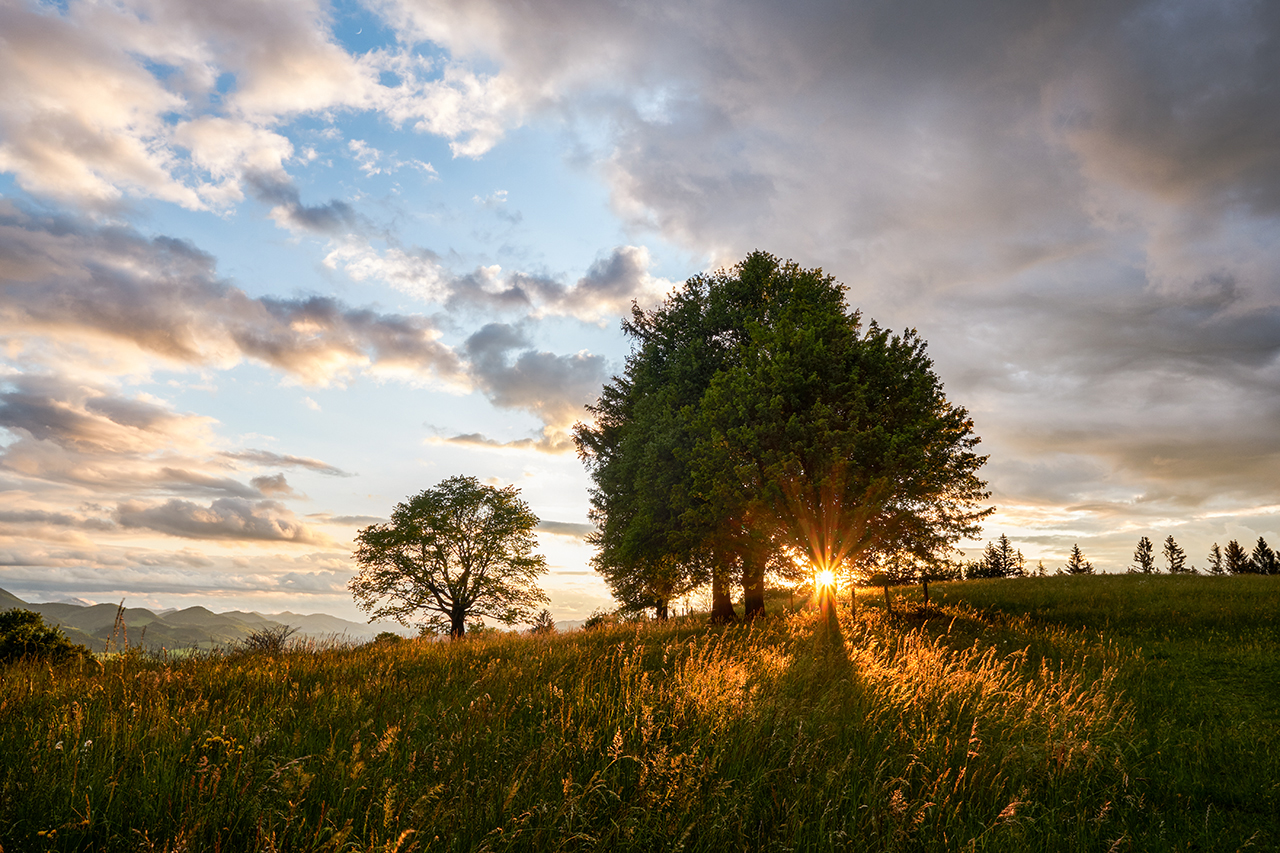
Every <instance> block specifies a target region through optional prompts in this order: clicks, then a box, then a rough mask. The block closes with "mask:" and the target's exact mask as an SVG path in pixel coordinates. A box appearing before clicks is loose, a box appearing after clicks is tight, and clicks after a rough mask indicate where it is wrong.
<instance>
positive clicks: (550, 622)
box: [529, 607, 556, 634]
mask: <svg viewBox="0 0 1280 853" xmlns="http://www.w3.org/2000/svg"><path fill="white" fill-rule="evenodd" d="M555 632H556V620H555V619H554V618H553V617H552V616H551V611H550V610H547V609H546V608H545V607H544V608H543V609H542V610H540V611H538V615H537V616H535V617H533V622H531V623H530V624H529V633H530V634H554V633H555Z"/></svg>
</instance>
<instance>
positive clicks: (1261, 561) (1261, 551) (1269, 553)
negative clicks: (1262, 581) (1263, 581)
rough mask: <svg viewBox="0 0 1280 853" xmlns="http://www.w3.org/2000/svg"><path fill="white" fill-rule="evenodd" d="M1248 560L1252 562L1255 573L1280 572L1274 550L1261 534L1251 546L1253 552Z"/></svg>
mask: <svg viewBox="0 0 1280 853" xmlns="http://www.w3.org/2000/svg"><path fill="white" fill-rule="evenodd" d="M1249 562H1250V563H1251V564H1253V571H1254V573H1255V574H1259V575H1274V574H1280V560H1277V559H1276V552H1275V551H1273V550H1271V546H1270V545H1268V544H1267V540H1266V539H1263V538H1262V537H1261V536H1259V537H1258V544H1257V545H1254V546H1253V554H1252V555H1250V557H1249Z"/></svg>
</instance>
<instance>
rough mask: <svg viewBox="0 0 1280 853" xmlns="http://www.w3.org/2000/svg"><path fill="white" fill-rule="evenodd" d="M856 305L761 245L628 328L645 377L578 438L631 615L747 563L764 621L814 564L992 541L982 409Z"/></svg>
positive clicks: (912, 341)
mask: <svg viewBox="0 0 1280 853" xmlns="http://www.w3.org/2000/svg"><path fill="white" fill-rule="evenodd" d="M844 297H845V289H844V287H843V286H842V285H840V284H838V283H837V282H835V280H834V279H832V278H831V277H830V276H826V275H824V274H823V273H822V271H821V270H817V269H813V270H806V269H802V268H801V267H799V266H798V265H796V264H794V263H791V262H787V263H783V262H781V261H779V260H778V259H777V258H775V257H773V256H772V255H769V254H767V253H764V252H753V253H751V254H750V255H748V256H747V257H746V258H745V259H744V260H743V261H742V262H741V263H739V264H738V265H737V266H735V267H733V268H732V269H730V270H723V271H720V272H718V273H715V274H713V275H708V276H696V277H694V278H692V279H690V280H689V281H688V282H686V284H685V286H684V287H683V288H682V289H681V290H679V291H677V292H676V293H674V294H672V296H671V297H670V298H669V299H668V300H667V301H666V302H665V303H664V304H663V305H662V306H660V307H659V308H658V309H656V310H654V311H652V312H644V311H641V310H639V309H638V308H636V309H635V310H634V312H633V316H632V319H631V320H630V321H629V322H626V323H624V325H623V328H624V330H625V331H626V332H627V333H628V335H630V336H631V337H632V339H633V341H634V342H635V348H634V349H633V351H632V353H631V355H630V357H629V358H628V361H627V368H626V371H625V372H624V375H623V376H621V377H618V378H615V379H614V381H613V382H611V383H610V384H609V385H608V386H606V387H605V389H604V390H603V392H602V393H601V396H600V400H599V402H598V403H597V405H596V406H594V407H592V413H593V414H594V416H595V423H594V424H592V425H579V427H578V428H577V430H576V432H575V439H576V440H577V443H578V448H579V452H580V454H581V455H582V456H583V458H584V460H585V461H586V463H587V465H588V468H589V469H590V472H591V475H592V478H593V480H594V482H595V488H594V489H593V491H592V507H593V510H592V517H593V519H594V520H595V521H596V523H597V526H598V533H597V535H596V537H595V539H594V542H595V544H597V545H598V546H599V549H600V550H599V553H598V555H597V557H596V559H595V565H596V567H597V569H598V570H600V571H601V573H602V574H604V575H605V578H606V580H607V581H608V582H609V584H610V586H611V588H612V589H613V591H614V594H615V597H617V598H619V599H620V600H621V601H623V602H624V604H625V605H627V606H630V607H633V608H635V607H648V606H654V607H658V608H659V609H660V610H661V609H662V608H664V607H665V603H666V602H667V601H669V600H671V598H673V597H675V596H677V595H679V594H681V592H682V591H684V590H687V589H689V588H691V587H692V586H696V585H699V584H702V583H705V582H706V581H707V580H708V579H710V580H712V581H713V583H714V582H716V581H721V580H723V578H722V577H720V576H719V574H718V573H717V572H715V571H712V566H718V567H726V566H733V567H735V568H736V569H737V570H738V571H739V573H740V577H741V580H742V585H743V593H744V602H745V604H744V606H745V608H746V610H747V612H748V614H752V613H755V612H759V611H760V610H762V609H763V607H764V593H763V591H764V584H765V578H766V575H767V574H768V573H770V572H774V573H778V574H782V575H784V576H785V575H788V574H791V575H794V574H797V571H798V570H797V568H796V566H795V560H794V559H793V558H795V557H799V558H803V560H804V561H807V562H808V563H810V564H812V565H814V566H818V567H820V568H829V569H832V570H840V569H841V568H842V567H843V566H844V565H846V564H847V563H852V562H854V561H859V560H865V559H869V558H871V557H873V556H874V555H876V554H895V553H904V554H908V555H910V557H911V558H912V559H913V560H915V561H924V562H931V561H937V559H938V558H939V557H940V556H942V555H943V554H944V553H945V552H946V551H947V550H948V549H949V548H950V546H951V545H952V544H953V543H954V542H955V541H957V540H958V539H959V538H960V537H961V536H965V535H974V534H976V532H977V529H978V527H977V523H978V521H979V520H980V519H981V518H982V517H984V516H985V515H986V514H987V512H988V511H986V510H980V509H978V508H977V502H978V501H980V500H982V499H984V498H985V497H986V496H987V494H986V492H985V490H984V486H985V484H984V483H983V482H982V481H981V480H980V479H978V477H977V473H976V472H977V471H978V469H979V468H980V466H981V465H982V464H983V462H984V461H985V458H986V457H983V456H979V455H977V454H976V453H974V451H973V448H974V447H975V446H976V445H977V443H978V439H977V437H976V436H975V435H974V434H973V424H972V422H971V421H970V419H969V417H968V414H967V412H965V410H964V409H962V408H959V407H956V406H953V405H952V404H950V403H949V402H948V401H947V400H946V397H945V395H944V394H943V393H942V385H941V382H940V381H939V379H938V377H937V375H936V374H935V373H934V372H933V369H932V362H931V361H930V360H929V358H928V356H927V355H926V353H925V345H924V342H923V341H922V340H920V339H919V337H918V336H917V335H916V334H915V332H914V331H909V332H906V333H904V334H903V335H902V336H897V335H892V334H890V333H889V332H887V331H885V330H883V329H881V328H879V326H877V325H876V324H875V323H874V322H872V323H870V324H869V326H868V327H867V328H865V329H864V328H863V326H862V323H861V318H860V315H859V314H858V312H856V311H854V312H848V311H846V309H845V304H844ZM806 570H807V569H806ZM801 573H802V572H801ZM715 593H716V591H715V589H714V588H713V600H714V598H715Z"/></svg>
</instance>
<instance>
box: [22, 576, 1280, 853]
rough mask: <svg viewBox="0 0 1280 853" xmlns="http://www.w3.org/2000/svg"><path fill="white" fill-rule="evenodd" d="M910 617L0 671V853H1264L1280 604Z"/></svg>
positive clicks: (1129, 592) (1164, 593)
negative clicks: (600, 852) (1248, 852)
mask: <svg viewBox="0 0 1280 853" xmlns="http://www.w3.org/2000/svg"><path fill="white" fill-rule="evenodd" d="M930 592H931V597H932V598H933V603H932V604H931V605H930V606H929V607H923V606H921V603H920V601H919V597H918V590H910V591H906V590H898V591H897V592H896V595H897V601H896V602H895V604H896V607H895V610H896V611H897V612H896V613H895V614H893V615H890V614H888V613H886V612H885V609H884V606H883V604H884V601H883V598H882V594H881V592H880V591H878V590H870V591H866V592H863V593H859V596H858V600H857V604H856V607H850V602H849V600H848V598H847V593H846V595H845V598H844V600H843V601H841V602H839V603H838V605H837V606H836V608H835V609H834V610H833V611H832V610H828V611H827V612H825V613H824V612H821V611H819V610H818V609H816V608H814V607H812V606H803V607H798V608H797V609H796V610H794V611H793V610H790V609H789V608H786V607H783V606H782V605H783V604H785V599H779V600H777V601H774V602H773V604H774V605H777V608H778V609H776V610H775V611H774V612H771V613H770V614H769V615H768V616H766V617H765V618H763V619H760V620H757V621H756V622H755V623H754V624H751V625H736V626H727V627H713V626H709V625H707V624H706V622H705V619H701V618H698V617H686V618H680V619H672V620H669V621H667V622H665V623H640V624H622V625H615V626H610V627H604V628H600V629H596V630H592V631H587V632H573V633H566V634H558V635H548V636H527V635H514V634H498V635H486V636H478V637H475V638H472V639H468V640H465V641H462V642H456V643H453V642H432V641H421V640H403V641H399V642H381V643H375V644H369V645H365V646H361V647H356V648H329V649H323V648H315V647H312V648H309V649H300V650H297V651H293V652H288V653H284V654H279V655H266V654H258V655H244V654H207V655H197V656H194V657H190V658H186V659H181V660H179V659H163V658H155V657H151V656H146V655H141V654H124V655H119V656H115V657H112V658H109V659H100V660H99V661H88V662H83V663H79V664H69V665H65V666H62V667H58V666H53V667H50V666H48V665H44V664H37V663H31V662H21V663H18V664H14V665H10V666H9V667H7V668H6V669H4V670H3V673H2V677H3V683H2V684H0V846H2V847H3V850H4V851H8V853H13V851H26V850H164V851H178V850H195V851H204V850H209V851H213V850H220V851H232V850H333V851H337V850H368V851H375V850H376V851H388V852H389V851H401V853H405V851H411V850H414V851H428V850H431V851H435V850H439V851H446V850H448V851H462V850H495V851H496V850H588V849H608V850H615V849H617V850H668V849H670V850H675V849H684V850H726V849H756V850H842V849H848V850H860V851H882V850H883V851H951V850H972V851H1004V850H1008V851H1025V850H1038V851H1039V850H1044V851H1057V850H1061V851H1080V850H1099V851H1126V850H1153V851H1154V850H1159V851H1176V850H1187V851H1191V850H1204V851H1233V850H1245V849H1253V850H1273V849H1277V848H1280V656H1278V655H1277V649H1278V648H1280V644H1278V641H1280V578H1274V577H1230V578H1206V577H1168V576H1157V577H1148V576H1098V577H1050V578H1029V579H1020V580H991V581H967V582H957V583H948V584H933V585H931V586H930Z"/></svg>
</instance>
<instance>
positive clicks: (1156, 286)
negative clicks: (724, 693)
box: [0, 0, 1280, 619]
mask: <svg viewBox="0 0 1280 853" xmlns="http://www.w3.org/2000/svg"><path fill="white" fill-rule="evenodd" d="M1278 31H1280V4H1275V3H1267V2H1262V0H1258V2H1210V0H1194V2H1121V1H1120V0H1105V2H1102V1H1101V0H1100V1H1099V2H1085V0H1080V2H1068V3H1035V2H1024V0H974V2H964V3H955V2H940V0H939V1H938V2H922V1H921V0H895V2H848V0H839V2H830V3H823V2H805V3H782V2H752V0H735V2H718V0H694V2H688V0H682V2H678V3H675V2H673V3H664V2H649V3H634V2H625V3H624V2H594V0H593V2H577V0H541V1H540V2H538V3H520V4H513V3H504V2H496V1H495V0H465V2H463V0H458V2H450V1H449V0H439V2H435V0H369V1H368V2H358V0H343V2H339V3H335V4H326V3H323V2H310V0H273V2H270V3H262V2H245V0H223V2H219V3H207V2H194V0H115V2H106V0H103V2H98V1H97V0H65V2H48V3H39V2H24V0H0V587H3V588H5V589H8V590H9V591H10V592H13V593H15V594H17V595H19V596H21V597H23V598H25V599H27V600H30V601H38V600H53V599H57V598H64V597H79V598H82V599H85V600H89V601H113V602H114V601H118V600H120V599H122V598H124V599H127V602H128V603H129V605H130V606H151V607H158V608H159V607H185V606H191V605H197V604H198V605H202V606H206V607H210V608H211V609H214V610H228V609H235V608H243V609H253V610H259V611H262V612H276V611H280V610H286V609H287V610H292V611H295V612H318V611H323V612H329V613H333V614H335V615H339V616H344V617H347V618H360V613H359V611H358V610H357V609H356V607H355V605H354V604H353V602H352V599H351V596H350V594H349V593H348V592H347V588H346V584H347V581H348V580H349V578H350V577H351V576H352V574H353V573H354V570H355V567H354V564H353V562H352V560H351V548H352V539H353V537H354V535H355V534H356V532H357V531H358V530H359V529H360V528H361V527H363V526H366V525H368V524H372V523H375V522H378V521H380V520H384V519H386V518H387V517H388V516H389V514H390V512H391V509H392V508H393V507H394V505H395V504H396V503H398V502H400V501H403V500H405V499H406V498H407V497H409V496H411V495H414V494H416V493H418V492H420V491H422V490H423V489H426V488H430V487H431V486H433V485H435V484H436V483H438V482H440V481H441V480H443V479H445V478H446V477H449V476H453V475H456V474H467V475H472V476H475V477H478V478H480V479H481V480H482V481H484V482H488V483H493V484H496V485H507V484H515V485H516V486H517V487H518V488H519V489H520V493H521V496H522V497H523V498H524V499H525V500H526V501H528V502H529V504H530V505H531V506H532V508H533V509H534V511H535V512H536V513H537V514H538V516H539V517H540V518H541V519H542V527H541V529H540V530H539V542H540V546H541V548H542V551H543V553H544V554H545V555H546V557H547V561H548V564H549V566H550V571H549V573H548V574H547V576H546V577H545V579H544V582H543V586H544V588H545V589H546V591H547V592H548V594H549V595H550V596H551V602H552V604H551V610H552V612H553V613H554V614H555V615H556V617H557V618H559V619H580V618H583V617H585V616H586V615H587V614H589V613H590V612H591V611H592V610H594V609H596V608H598V607H602V606H608V605H609V599H608V592H607V589H606V587H605V586H604V584H603V583H602V582H601V580H600V579H599V578H598V577H597V576H596V575H594V574H593V573H592V571H591V569H590V566H589V560H590V557H591V554H592V550H591V548H590V546H588V545H587V544H586V543H585V541H584V539H583V537H584V535H585V533H586V532H587V531H588V530H589V529H590V527H589V524H588V520H587V509H588V491H587V490H588V487H589V479H588V477H587V475H586V473H585V471H584V469H583V467H582V464H581V462H580V461H579V460H578V459H577V457H576V455H575V453H574V452H573V447H572V442H571V440H570V439H569V430H570V429H571V427H572V425H573V423H574V422H575V421H577V420H578V419H580V418H583V417H584V416H585V410H584V408H583V407H584V405H585V404H588V403H590V402H592V401H593V400H594V399H595V398H596V396H597V395H598V393H599V390H600V388H601V386H602V385H603V383H604V382H605V381H607V380H608V379H609V377H610V376H611V375H613V374H614V373H616V372H618V371H620V370H621V367H622V362H623V359H624V358H625V356H626V354H627V352H628V346H629V344H628V341H627V340H626V339H625V337H624V336H623V334H622V332H621V330H620V327H619V320H620V318H621V317H622V316H623V315H624V314H625V313H626V312H628V311H629V308H630V305H631V303H632V301H633V300H635V301H636V302H638V303H639V304H640V305H642V306H653V305H655V304H657V303H658V302H659V301H660V300H661V299H662V298H663V296H664V294H666V293H668V292H670V290H671V289H672V288H674V287H677V286H678V285H679V284H680V283H682V282H683V281H684V280H685V279H687V278H689V277H690V276H693V275H696V274H698V273H700V272H703V271H707V270H712V269H717V268H720V267H723V266H727V265H731V264H733V263H734V262H736V261H737V260H740V259H741V258H742V257H743V256H744V255H746V254H747V253H748V252H749V251H752V250H754V249H763V250H766V251H769V252H772V253H773V254H775V255H778V256H780V257H782V258H788V259H793V260H795V261H796V262H798V263H799V264H801V265H802V266H805V267H821V268H822V269H823V270H824V271H825V272H827V273H829V274H831V275H833V276H835V278H836V279H838V280H839V281H841V282H843V283H844V284H845V285H846V286H847V287H848V292H849V301H850V304H851V306H853V307H857V308H859V309H861V310H862V312H863V315H864V317H865V318H874V319H876V320H877V321H878V322H879V323H880V324H881V325H884V326H888V327H890V328H893V329H906V328H915V329H917V330H918V331H919V333H920V334H921V336H922V337H923V338H924V339H925V340H926V341H928V342H929V352H930V354H931V356H932V357H933V359H934V362H935V369H936V371H937V372H938V374H939V376H940V377H941V378H942V380H943V382H944V384H945V388H946V392H947V394H948V397H949V399H950V400H951V401H952V402H954V403H956V404H959V405H961V406H964V407H966V408H967V409H968V410H969V411H970V413H971V414H972V416H973V418H974V422H975V431H976V432H977V434H978V435H980V436H981V437H982V439H983V443H982V445H981V449H982V451H983V452H985V453H987V454H989V456H990V459H989V461H988V463H987V465H986V467H985V468H984V476H985V477H986V479H987V480H988V481H989V485H990V489H991V493H992V494H991V505H992V506H994V507H996V508H997V512H996V513H995V514H994V515H993V516H992V517H991V518H990V519H989V520H988V522H987V524H986V526H985V531H984V538H994V537H996V536H998V535H1000V534H1001V533H1004V534H1006V535H1008V536H1009V537H1010V539H1011V540H1012V541H1013V543H1014V545H1015V546H1016V547H1018V548H1020V549H1021V550H1022V551H1023V553H1024V555H1025V556H1026V557H1027V558H1028V560H1029V561H1030V562H1031V564H1032V565H1033V566H1034V564H1035V563H1036V561H1037V560H1043V561H1044V563H1045V565H1046V566H1047V567H1048V568H1049V569H1050V570H1051V571H1052V570H1053V569H1054V568H1056V567H1058V566H1060V565H1062V564H1063V563H1064V562H1065V560H1066V556H1067V554H1068V552H1069V551H1070V549H1071V546H1072V545H1073V544H1076V543H1078V544H1079V545H1080V547H1081V549H1082V550H1083V552H1084V554H1085V556H1086V557H1087V558H1088V559H1090V560H1091V561H1092V562H1093V563H1094V564H1095V565H1096V566H1097V567H1098V568H1099V569H1100V570H1103V571H1123V570H1124V569H1125V567H1126V566H1127V565H1128V564H1129V563H1131V562H1132V555H1133V549H1134V546H1135V545H1136V543H1137V540H1138V539H1139V537H1141V536H1144V535H1145V536H1148V537H1150V538H1151V539H1152V540H1154V541H1156V542H1157V543H1159V542H1162V541H1163V540H1164V539H1165V537H1166V536H1170V535H1171V536H1174V537H1175V539H1176V540H1177V541H1178V543H1179V544H1181V545H1182V546H1183V547H1184V548H1185V549H1186V550H1187V552H1188V554H1189V556H1190V561H1191V562H1192V563H1193V564H1196V565H1199V566H1201V567H1203V566H1204V564H1205V555H1206V554H1207V552H1208V549H1209V547H1210V545H1211V544H1212V543H1214V542H1218V543H1220V544H1222V545H1225V544H1226V542H1227V541H1229V540H1231V539H1236V540H1238V541H1240V542H1241V543H1242V544H1243V545H1245V546H1246V548H1248V547H1251V545H1252V543H1253V542H1255V541H1256V539H1257V538H1258V537H1259V536H1263V537H1266V538H1267V539H1268V541H1269V542H1271V544H1272V545H1280V521H1278V512H1280V495H1278V494H1277V486H1278V484H1280V393H1278V391H1280V362H1278V361H1277V352H1278V351H1280V239H1278V238H1280V49H1278V48H1277V44H1276V36H1277V32H1278ZM982 544H983V543H982V542H981V541H979V542H971V543H965V548H966V550H967V551H968V552H969V553H970V555H975V554H976V553H977V551H978V550H979V549H980V548H981V547H982Z"/></svg>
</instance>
